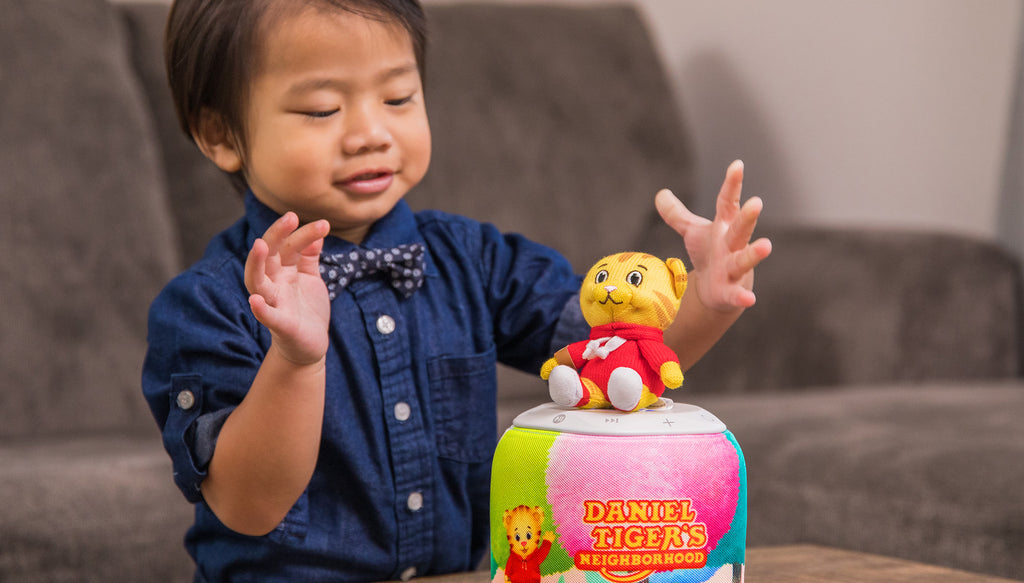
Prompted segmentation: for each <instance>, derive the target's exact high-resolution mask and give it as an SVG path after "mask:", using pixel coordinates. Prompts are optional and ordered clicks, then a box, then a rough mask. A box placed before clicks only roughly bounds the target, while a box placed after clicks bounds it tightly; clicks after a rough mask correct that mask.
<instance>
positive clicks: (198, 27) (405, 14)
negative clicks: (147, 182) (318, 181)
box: [164, 0, 427, 191]
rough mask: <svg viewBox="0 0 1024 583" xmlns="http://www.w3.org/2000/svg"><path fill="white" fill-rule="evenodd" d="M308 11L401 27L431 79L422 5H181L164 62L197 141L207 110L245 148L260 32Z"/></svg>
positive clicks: (331, 1)
mask: <svg viewBox="0 0 1024 583" xmlns="http://www.w3.org/2000/svg"><path fill="white" fill-rule="evenodd" d="M307 7H313V8H318V9H322V10H343V11H346V12H350V13H353V14H357V15H359V16H362V17H364V18H369V19H373V20H378V21H387V22H394V23H397V24H399V25H400V26H401V27H402V28H403V29H405V30H406V32H408V33H409V38H410V39H411V40H412V47H413V52H414V54H415V56H416V64H417V66H418V68H419V72H420V77H421V78H422V79H424V80H425V76H424V73H425V71H424V60H425V56H426V48H427V25H426V16H425V15H424V13H423V7H422V6H421V5H420V2H419V0H175V2H174V4H173V6H172V7H171V11H170V15H169V16H168V20H167V30H166V36H165V41H164V59H165V64H166V67H167V80H168V83H169V84H170V88H171V97H172V99H173V101H174V107H175V110H176V112H177V114H178V122H179V123H180V124H181V128H182V130H184V132H185V133H186V134H187V135H188V136H189V137H190V138H193V139H194V137H193V134H194V132H195V131H196V130H197V129H198V127H199V123H200V120H201V116H202V115H203V114H204V112H205V113H206V114H209V113H212V114H215V115H217V116H219V117H220V118H221V122H222V123H223V124H224V126H225V129H226V131H228V132H230V134H231V136H232V137H233V138H234V140H235V143H236V144H237V145H238V147H243V146H244V144H245V139H244V138H245V108H246V106H247V103H246V96H247V95H248V87H249V84H250V82H251V81H252V77H253V75H254V73H255V68H256V67H257V66H258V62H257V57H258V55H259V54H260V52H259V51H258V50H257V43H258V42H260V34H261V32H262V31H263V30H265V27H266V26H267V25H268V22H269V21H270V20H271V19H273V18H279V17H281V16H282V15H288V14H294V13H296V12H298V11H299V10H301V9H304V8H307ZM231 179H232V183H233V184H234V185H235V187H236V188H237V189H238V190H239V191H244V190H245V189H246V188H247V187H248V186H247V185H246V182H245V178H244V177H243V176H242V172H241V171H239V172H236V173H234V174H233V175H232V176H231Z"/></svg>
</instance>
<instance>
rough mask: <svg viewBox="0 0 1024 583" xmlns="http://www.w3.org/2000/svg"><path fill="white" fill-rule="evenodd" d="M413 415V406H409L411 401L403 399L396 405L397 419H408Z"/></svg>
mask: <svg viewBox="0 0 1024 583" xmlns="http://www.w3.org/2000/svg"><path fill="white" fill-rule="evenodd" d="M411 415H412V407H410V406H409V403H406V402H404V401H402V402H400V403H398V404H397V405H395V419H398V420H399V421H408V419H409V417H410V416H411Z"/></svg>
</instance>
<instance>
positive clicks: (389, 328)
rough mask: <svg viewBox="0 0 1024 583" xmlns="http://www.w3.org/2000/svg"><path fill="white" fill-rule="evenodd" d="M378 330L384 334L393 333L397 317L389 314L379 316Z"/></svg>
mask: <svg viewBox="0 0 1024 583" xmlns="http://www.w3.org/2000/svg"><path fill="white" fill-rule="evenodd" d="M377 331H378V332H380V333H381V334H384V335H388V334H391V333H392V332H394V331H395V319H394V318H392V317H391V316H389V315H387V314H384V315H382V316H381V317H379V318H377Z"/></svg>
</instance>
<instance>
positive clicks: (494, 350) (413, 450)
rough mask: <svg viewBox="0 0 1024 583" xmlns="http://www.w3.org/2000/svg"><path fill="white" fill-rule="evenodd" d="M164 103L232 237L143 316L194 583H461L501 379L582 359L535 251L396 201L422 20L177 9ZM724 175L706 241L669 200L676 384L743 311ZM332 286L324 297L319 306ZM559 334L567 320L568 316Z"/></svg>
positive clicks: (417, 82)
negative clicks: (205, 163)
mask: <svg viewBox="0 0 1024 583" xmlns="http://www.w3.org/2000/svg"><path fill="white" fill-rule="evenodd" d="M167 30H168V38H167V62H168V76H169V80H170V84H171V90H172V93H173V95H174V98H175V103H176V106H177V108H178V113H179V116H180V119H181V120H182V124H183V127H184V129H185V130H186V132H187V133H188V134H189V135H190V136H192V138H193V139H194V140H195V142H196V144H197V145H198V146H199V148H200V149H201V150H202V152H203V153H204V154H205V155H206V156H207V157H208V158H209V159H210V160H212V161H213V162H214V163H215V164H216V165H217V166H219V167H220V168H221V169H223V170H225V171H226V172H229V173H231V174H232V175H233V176H234V177H235V179H236V181H237V183H238V184H240V185H242V186H243V187H244V189H245V191H246V198H245V209H246V211H245V216H244V217H243V218H242V219H241V220H240V221H239V222H238V223H236V224H235V225H234V226H232V227H231V228H229V229H228V230H227V231H225V232H224V233H222V234H221V235H219V236H217V237H216V238H214V240H213V241H212V242H211V244H210V246H209V247H208V249H207V252H206V254H205V256H204V258H203V259H202V260H201V261H200V262H199V263H198V264H196V265H195V266H193V267H192V268H191V269H189V270H188V271H187V272H185V273H184V274H182V275H181V276H179V277H178V278H176V279H175V280H174V281H173V282H171V283H170V284H169V285H168V286H167V288H166V289H165V290H164V292H162V293H161V295H160V297H158V298H157V300H156V301H155V302H154V304H153V307H152V309H151V312H150V336H149V342H150V349H149V353H148V354H147V359H146V363H145V366H144V371H143V390H144V392H145V395H146V397H147V399H148V401H149V404H150V407H151V409H152V410H153V413H154V416H155V417H156V420H157V422H158V424H159V425H160V427H161V429H162V431H163V435H164V442H165V446H166V447H167V450H168V452H169V453H170V455H171V458H172V460H173V462H174V469H175V480H176V482H177V483H178V485H179V487H180V488H181V489H182V491H183V492H184V493H185V495H186V497H187V498H188V499H189V500H190V501H192V502H194V503H196V521H195V524H194V526H193V527H192V528H191V529H190V531H189V533H188V535H187V537H186V545H187V547H188V549H189V552H190V554H191V555H192V556H193V558H194V559H195V560H196V564H197V571H196V579H197V580H200V581H220V580H226V579H230V580H260V581H270V580H281V581H296V580H298V581H313V580H369V581H373V580H384V579H395V578H403V579H407V578H409V577H411V576H414V575H426V574H433V573H446V572H453V571H464V570H468V569H472V568H473V567H475V566H476V565H477V563H478V562H479V560H480V559H481V557H482V556H483V553H484V550H485V548H486V544H487V532H488V529H489V526H488V524H487V520H488V519H487V503H488V496H487V490H488V475H489V464H490V459H491V454H492V453H493V449H494V445H495V442H496V435H495V431H496V427H495V426H496V421H495V390H496V387H495V384H496V381H495V372H494V368H495V362H496V361H497V360H500V361H502V362H505V363H507V364H511V365H513V366H517V367H519V368H521V369H524V370H528V371H530V372H533V373H536V372H537V370H538V369H539V367H540V364H541V363H542V362H543V361H544V359H545V358H546V357H547V356H549V355H550V353H551V352H552V347H553V345H555V347H560V344H564V343H565V342H564V341H563V340H564V339H566V338H572V339H575V338H580V337H585V336H586V333H587V327H586V324H585V323H584V322H583V321H582V318H581V317H579V315H578V307H576V308H575V310H574V309H573V307H574V306H576V305H577V302H576V294H577V292H578V290H579V283H580V280H579V278H578V277H577V276H576V275H574V274H573V273H572V270H571V268H570V266H569V265H568V263H567V262H566V261H565V259H564V258H562V257H561V256H560V255H558V254H557V253H555V252H554V251H552V250H550V249H547V248H545V247H542V246H540V245H537V244H535V243H532V242H530V241H527V240H525V239H523V238H522V237H519V236H516V235H502V234H500V233H498V232H497V231H496V230H495V229H494V228H493V227H491V226H487V225H481V224H479V223H476V222H474V221H471V220H469V219H466V218H463V217H457V216H452V215H448V214H444V213H440V212H433V211H430V212H423V213H418V214H413V213H412V212H411V211H410V209H409V207H408V206H407V205H406V204H405V202H404V201H403V200H402V198H403V197H404V195H405V194H406V193H407V192H408V191H409V190H410V189H411V188H413V187H414V186H415V185H416V184H417V183H418V182H419V181H420V179H421V178H422V177H423V175H424V174H425V172H426V170H427V166H428V164H429V161H430V130H429V127H428V125H427V118H426V113H425V109H424V101H423V99H424V97H423V89H422V84H421V78H422V67H423V52H424V47H425V44H426V41H425V37H426V35H425V24H424V19H423V13H422V10H421V8H420V6H419V4H418V2H416V1H415V0H309V1H307V2H289V1H286V0H260V1H253V0H218V1H211V0H179V1H177V2H176V3H175V5H174V6H173V7H172V9H171V16H170V19H169V23H168V29H167ZM741 181H742V167H741V165H739V164H734V165H733V166H731V167H730V170H729V172H728V173H727V177H726V183H725V185H724V186H723V193H722V195H720V199H719V213H718V216H717V217H716V221H715V222H714V223H712V222H710V221H705V220H703V219H699V218H698V217H694V216H693V215H691V214H690V213H689V212H688V211H687V210H686V209H685V208H684V207H683V206H682V204H681V203H679V201H678V200H676V199H675V198H674V197H673V196H671V194H670V193H667V192H662V193H659V195H658V198H657V200H656V204H657V205H658V207H659V209H660V210H661V211H662V214H663V216H664V217H665V219H666V221H668V222H669V224H671V225H673V226H674V227H676V228H677V230H679V231H680V233H682V234H683V235H684V238H685V241H686V246H687V248H688V250H689V251H690V257H691V259H692V260H693V261H694V263H695V270H694V273H693V278H694V279H693V282H694V283H693V284H692V285H694V286H695V288H696V289H697V293H694V294H688V296H689V297H691V298H692V299H691V301H690V302H688V303H687V304H686V305H685V306H684V307H683V308H682V309H681V310H680V314H679V319H680V320H683V324H682V325H681V326H679V327H675V328H672V329H670V333H669V334H667V335H666V340H667V341H668V342H670V343H671V344H672V345H674V346H675V347H676V348H677V349H681V351H680V358H681V361H682V365H683V368H684V369H685V368H686V367H687V366H689V365H690V364H692V363H693V361H694V360H696V358H698V357H699V356H700V355H701V354H703V352H704V351H706V349H707V348H708V347H709V346H710V345H711V344H712V343H713V342H714V341H715V340H717V338H718V337H719V336H720V335H721V334H722V333H723V332H724V330H725V329H726V328H727V327H728V326H729V325H730V324H731V323H732V322H733V321H734V320H735V318H736V317H738V315H739V313H740V312H741V311H742V310H741V308H742V307H745V306H749V305H751V304H752V303H753V295H752V293H751V292H750V284H751V279H752V269H753V267H754V266H755V265H756V264H757V263H758V262H759V261H760V260H761V259H763V258H764V257H766V256H767V255H768V253H769V252H770V246H769V244H768V243H767V241H758V242H756V243H754V244H752V245H748V244H747V242H748V241H749V239H750V236H751V234H752V231H753V228H754V225H755V223H756V220H757V216H758V214H759V212H760V202H759V201H757V199H752V201H750V202H748V203H747V205H745V206H744V207H743V208H742V209H740V207H739V196H740V184H741ZM325 281H326V284H325ZM563 314H565V316H563Z"/></svg>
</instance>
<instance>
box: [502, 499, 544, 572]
mask: <svg viewBox="0 0 1024 583" xmlns="http://www.w3.org/2000/svg"><path fill="white" fill-rule="evenodd" d="M503 522H504V524H505V532H506V533H507V534H508V545H509V550H510V552H509V555H508V562H507V563H506V564H505V581H506V582H508V583H540V564H541V563H543V562H544V559H546V558H547V556H548V552H550V551H551V543H552V542H554V540H555V534H554V533H553V532H545V533H542V532H541V525H542V524H543V523H544V509H543V508H541V507H540V506H534V507H533V508H530V507H529V506H516V507H515V508H512V509H510V510H506V511H505V517H504V519H503Z"/></svg>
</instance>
